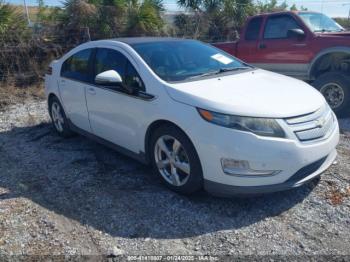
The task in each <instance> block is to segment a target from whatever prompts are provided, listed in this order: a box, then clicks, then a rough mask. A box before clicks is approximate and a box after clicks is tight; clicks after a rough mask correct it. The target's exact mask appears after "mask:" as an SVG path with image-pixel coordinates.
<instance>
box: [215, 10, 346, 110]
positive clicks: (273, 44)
mask: <svg viewBox="0 0 350 262" xmlns="http://www.w3.org/2000/svg"><path fill="white" fill-rule="evenodd" d="M214 45H215V46H216V47H218V48H221V49H223V50H225V51H226V52H228V53H230V54H232V55H235V56H236V57H238V58H240V59H242V60H243V61H245V62H247V63H250V64H252V65H255V66H256V67H260V68H263V69H266V70H270V71H274V72H277V73H281V74H285V75H288V76H291V77H295V78H298V79H300V80H304V81H307V82H309V83H311V84H312V85H313V86H314V87H315V88H317V89H318V90H319V91H321V93H322V94H323V95H324V96H325V98H326V99H327V102H328V103H329V104H330V106H331V107H332V109H333V110H334V111H335V112H336V113H337V114H338V115H347V114H348V113H349V112H350V32H346V30H345V29H344V28H342V27H341V26H340V25H338V24H337V23H336V22H335V21H334V20H333V19H331V18H329V17H327V16H326V15H324V14H321V13H316V12H289V11H288V12H277V13H268V14H261V15H257V16H253V17H251V18H249V19H248V20H247V22H246V24H245V26H244V28H243V30H242V32H241V36H240V39H239V41H237V42H231V43H216V44H214Z"/></svg>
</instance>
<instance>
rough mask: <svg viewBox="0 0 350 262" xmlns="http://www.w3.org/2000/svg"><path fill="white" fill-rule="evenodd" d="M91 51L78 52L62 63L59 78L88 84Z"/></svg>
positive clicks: (90, 75)
mask: <svg viewBox="0 0 350 262" xmlns="http://www.w3.org/2000/svg"><path fill="white" fill-rule="evenodd" d="M91 54H92V49H85V50H82V51H79V52H77V53H75V54H74V55H72V56H71V57H69V58H68V59H67V60H66V61H64V63H63V65H62V68H61V76H62V77H66V78H69V79H72V80H77V81H82V82H90V80H91V77H92V74H91V70H90V57H91Z"/></svg>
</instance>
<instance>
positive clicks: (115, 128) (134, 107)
mask: <svg viewBox="0 0 350 262" xmlns="http://www.w3.org/2000/svg"><path fill="white" fill-rule="evenodd" d="M94 67H95V69H94V75H95V76H96V75H97V74H99V73H101V72H104V71H107V70H115V71H117V72H118V73H119V74H120V76H121V77H122V79H123V85H124V86H125V85H134V86H135V85H136V86H137V87H138V89H139V90H140V91H141V92H142V91H145V87H144V84H143V82H142V80H141V78H140V76H139V74H138V73H137V71H136V70H135V67H134V66H133V65H132V64H131V62H130V61H129V60H128V58H126V56H125V55H123V54H122V53H121V52H119V51H117V50H115V49H108V48H98V49H97V52H96V57H95V61H94ZM124 86H122V85H120V86H101V85H97V84H95V85H94V86H90V87H89V88H88V89H87V93H86V102H87V106H88V110H89V118H90V124H91V128H92V132H93V134H95V135H96V136H98V137H101V138H103V139H105V140H107V141H110V142H112V143H113V144H116V145H119V146H121V147H124V148H126V149H128V150H130V151H133V152H135V153H139V150H140V148H139V139H138V137H139V131H140V130H141V126H142V125H143V121H144V120H145V118H146V117H145V116H146V115H147V111H148V109H150V105H149V102H148V100H147V99H145V98H141V97H140V96H139V95H137V94H129V93H128V92H127V91H126V89H125V88H124Z"/></svg>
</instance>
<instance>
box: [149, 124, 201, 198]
mask: <svg viewBox="0 0 350 262" xmlns="http://www.w3.org/2000/svg"><path fill="white" fill-rule="evenodd" d="M150 149H151V150H150V154H151V160H152V166H153V169H154V172H155V173H157V174H158V175H159V177H160V178H161V180H162V181H163V182H164V184H165V185H166V186H167V187H168V188H170V189H171V190H173V191H175V192H177V193H181V194H186V195H188V194H193V193H195V192H197V191H199V190H200V189H201V188H202V187H203V172H202V167H201V163H200V160H199V157H198V154H197V152H196V150H195V148H194V146H193V144H192V142H191V141H190V139H189V138H188V137H187V136H186V134H185V133H184V132H183V131H181V130H180V129H178V128H177V127H174V126H171V125H164V126H161V127H160V128H158V129H157V130H156V131H155V132H154V134H153V136H152V138H151V144H150Z"/></svg>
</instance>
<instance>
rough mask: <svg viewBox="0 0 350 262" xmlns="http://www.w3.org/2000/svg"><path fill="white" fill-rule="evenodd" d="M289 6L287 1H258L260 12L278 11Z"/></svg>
mask: <svg viewBox="0 0 350 262" xmlns="http://www.w3.org/2000/svg"><path fill="white" fill-rule="evenodd" d="M287 8H288V4H287V3H286V1H284V2H282V3H281V4H278V2H277V0H270V1H269V2H262V1H258V2H257V4H256V9H257V12H258V13H270V12H277V11H285V10H286V9H287Z"/></svg>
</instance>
